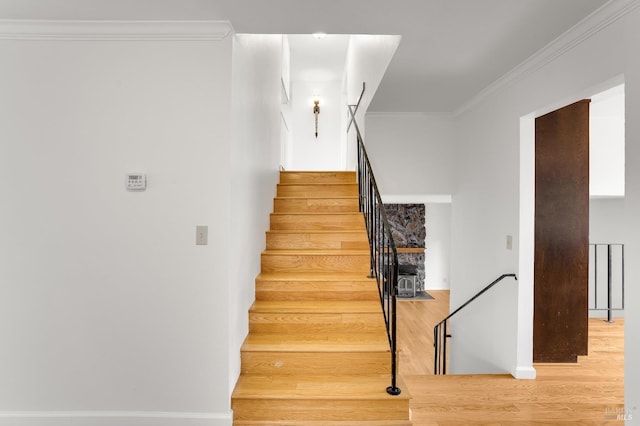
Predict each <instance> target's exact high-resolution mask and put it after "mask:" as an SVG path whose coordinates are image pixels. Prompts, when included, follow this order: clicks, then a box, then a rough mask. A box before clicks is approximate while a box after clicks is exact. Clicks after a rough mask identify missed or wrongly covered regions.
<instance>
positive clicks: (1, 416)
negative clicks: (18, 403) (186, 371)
mask: <svg viewBox="0 0 640 426" xmlns="http://www.w3.org/2000/svg"><path fill="white" fill-rule="evenodd" d="M9 419H10V420H11V421H12V423H11V424H14V423H15V424H23V423H22V422H23V421H24V422H25V423H24V424H27V423H26V422H28V424H29V425H43V426H47V425H56V426H57V425H61V424H65V423H69V424H71V423H72V424H78V423H77V420H78V419H83V420H82V424H83V425H86V426H94V425H95V426H106V425H113V424H114V421H116V420H115V419H117V423H118V424H124V423H126V422H127V421H128V422H131V423H134V422H135V424H136V425H140V426H147V425H148V426H183V425H185V426H188V425H194V426H203V425H204V426H231V424H232V423H233V412H231V411H227V412H221V413H191V412H177V411H176V412H173V411H4V412H2V411H0V424H3V420H5V421H6V420H9ZM72 419H73V420H72Z"/></svg>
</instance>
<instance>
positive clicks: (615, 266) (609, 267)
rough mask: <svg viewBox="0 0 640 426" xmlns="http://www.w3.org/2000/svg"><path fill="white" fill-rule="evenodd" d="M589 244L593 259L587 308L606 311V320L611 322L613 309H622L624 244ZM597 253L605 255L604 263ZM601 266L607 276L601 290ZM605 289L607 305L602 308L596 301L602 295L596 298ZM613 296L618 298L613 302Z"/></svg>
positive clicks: (591, 258)
mask: <svg viewBox="0 0 640 426" xmlns="http://www.w3.org/2000/svg"><path fill="white" fill-rule="evenodd" d="M589 246H590V250H591V253H592V254H593V255H592V256H591V255H590V256H589V257H590V260H592V261H593V263H592V265H593V269H592V271H593V275H592V276H591V277H590V279H589V281H590V283H589V287H590V288H589V290H590V293H591V297H590V298H589V299H590V302H589V310H590V311H607V321H608V322H613V311H623V310H624V244H613V243H608V244H589ZM605 252H606V254H605ZM598 254H600V259H602V256H605V255H606V263H605V262H603V261H602V260H599V259H598V257H599V256H598ZM602 267H604V268H605V272H606V276H607V287H606V290H603V289H602V286H600V285H599V283H601V282H602V281H601V280H599V277H600V275H601V272H602V271H601V269H602ZM605 291H606V293H605V295H606V296H605V298H606V302H607V307H606V308H603V307H601V304H599V303H598V302H599V301H602V297H601V298H600V299H598V294H601V293H603V292H605ZM614 298H615V299H618V300H616V301H615V302H614Z"/></svg>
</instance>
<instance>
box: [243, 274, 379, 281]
mask: <svg viewBox="0 0 640 426" xmlns="http://www.w3.org/2000/svg"><path fill="white" fill-rule="evenodd" d="M256 279H257V280H262V281H375V278H369V277H368V276H367V275H366V274H362V273H353V272H344V273H342V272H340V273H338V272H262V273H260V275H258V277H257V278H256Z"/></svg>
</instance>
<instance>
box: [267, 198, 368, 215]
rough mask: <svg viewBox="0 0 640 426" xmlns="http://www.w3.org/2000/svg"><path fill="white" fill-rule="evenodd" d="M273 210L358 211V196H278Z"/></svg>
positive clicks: (279, 211) (282, 211)
mask: <svg viewBox="0 0 640 426" xmlns="http://www.w3.org/2000/svg"><path fill="white" fill-rule="evenodd" d="M273 211H274V212H276V213H286V212H353V213H355V212H357V211H358V199H357V198H344V199H343V198H276V199H274V200H273Z"/></svg>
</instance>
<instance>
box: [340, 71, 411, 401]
mask: <svg viewBox="0 0 640 426" xmlns="http://www.w3.org/2000/svg"><path fill="white" fill-rule="evenodd" d="M364 88H365V84H364V83H362V93H361V94H360V98H359V99H358V103H357V104H356V105H348V109H349V113H350V115H351V120H350V122H349V127H351V124H353V125H354V127H355V129H356V135H357V152H358V172H357V173H358V188H359V189H358V191H359V209H360V211H361V212H362V213H363V214H364V219H365V223H366V225H367V234H368V236H369V253H370V259H371V261H370V262H371V263H370V272H371V274H370V278H374V277H375V278H376V281H377V283H378V294H379V295H380V303H381V305H382V314H383V316H384V322H385V325H386V328H387V337H388V338H389V347H390V349H391V386H389V387H387V393H389V394H390V395H400V392H401V390H400V388H399V387H398V386H397V363H396V361H397V360H396V356H397V355H396V342H397V330H396V294H397V292H398V251H397V250H396V244H395V242H394V240H393V236H392V235H391V227H390V226H389V221H388V220H387V214H386V212H385V209H384V205H383V204H382V198H381V197H380V192H379V191H378V185H377V184H376V179H375V177H374V176H373V170H372V169H371V163H370V162H369V157H368V156H367V151H366V150H365V148H364V142H363V141H362V135H361V134H360V129H359V128H358V123H357V122H356V111H357V109H358V106H359V105H360V101H361V100H362V95H363V94H364ZM347 131H348V130H347Z"/></svg>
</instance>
